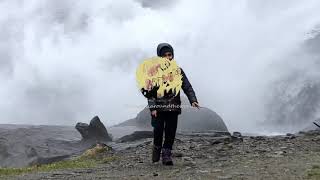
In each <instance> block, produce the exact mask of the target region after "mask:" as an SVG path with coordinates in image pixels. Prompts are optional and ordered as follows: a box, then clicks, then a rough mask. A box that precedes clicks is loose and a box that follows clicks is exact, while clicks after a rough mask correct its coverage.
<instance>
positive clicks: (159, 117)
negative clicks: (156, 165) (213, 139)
mask: <svg viewBox="0 0 320 180" xmlns="http://www.w3.org/2000/svg"><path fill="white" fill-rule="evenodd" d="M157 55H158V56H159V57H162V58H167V59H169V60H170V61H171V60H172V59H173V58H174V51H173V48H172V46H171V45H170V44H168V43H161V44H159V45H158V47H157ZM180 69H181V68H180ZM181 75H182V87H181V88H182V90H183V92H184V93H185V94H186V95H187V97H188V100H189V102H190V104H191V105H192V107H197V108H198V109H199V108H200V106H199V104H198V100H197V97H196V95H195V92H194V90H193V88H192V86H191V84H190V82H189V80H188V78H187V76H186V74H185V73H184V71H183V70H182V69H181ZM157 105H158V106H157ZM180 106H181V100H180V92H179V93H178V94H177V95H176V96H174V95H172V94H166V95H165V96H164V97H163V98H161V99H156V98H148V107H149V109H150V111H151V119H152V120H151V124H152V126H153V133H154V139H153V149H152V162H158V161H159V160H160V155H161V151H162V163H163V164H164V165H173V162H172V158H171V155H172V153H171V150H172V146H173V143H174V139H175V136H176V130H177V125H178V115H180V114H181V107H180ZM163 132H164V133H165V139H164V143H163V144H162V141H163Z"/></svg>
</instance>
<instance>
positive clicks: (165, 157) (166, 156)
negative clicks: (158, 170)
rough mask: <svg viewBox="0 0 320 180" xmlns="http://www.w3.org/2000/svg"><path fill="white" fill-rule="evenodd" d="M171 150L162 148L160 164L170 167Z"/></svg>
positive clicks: (171, 163)
mask: <svg viewBox="0 0 320 180" xmlns="http://www.w3.org/2000/svg"><path fill="white" fill-rule="evenodd" d="M171 155H172V154H171V149H168V148H162V164H163V165H166V166H172V165H173V162H172V159H171Z"/></svg>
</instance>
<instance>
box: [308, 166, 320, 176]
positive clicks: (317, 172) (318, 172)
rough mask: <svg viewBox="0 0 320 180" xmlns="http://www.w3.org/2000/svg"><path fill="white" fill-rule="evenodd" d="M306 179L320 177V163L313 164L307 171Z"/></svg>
mask: <svg viewBox="0 0 320 180" xmlns="http://www.w3.org/2000/svg"><path fill="white" fill-rule="evenodd" d="M307 178H308V179H320V165H313V166H312V168H311V169H310V170H308V171H307Z"/></svg>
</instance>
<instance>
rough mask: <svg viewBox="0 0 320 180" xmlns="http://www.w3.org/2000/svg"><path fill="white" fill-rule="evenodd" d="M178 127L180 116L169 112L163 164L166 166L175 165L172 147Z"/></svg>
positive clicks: (166, 122)
mask: <svg viewBox="0 0 320 180" xmlns="http://www.w3.org/2000/svg"><path fill="white" fill-rule="evenodd" d="M177 125H178V114H177V113H175V112H169V113H167V114H166V117H165V127H164V128H165V140H164V143H163V148H162V163H163V164H164V165H173V162H172V158H171V155H172V154H171V150H172V145H173V143H174V139H175V136H176V130H177Z"/></svg>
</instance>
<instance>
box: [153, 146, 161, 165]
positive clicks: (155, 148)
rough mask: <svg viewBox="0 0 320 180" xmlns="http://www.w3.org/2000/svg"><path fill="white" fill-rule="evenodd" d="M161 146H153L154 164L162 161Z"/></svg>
mask: <svg viewBox="0 0 320 180" xmlns="http://www.w3.org/2000/svg"><path fill="white" fill-rule="evenodd" d="M160 154H161V146H155V145H153V148H152V162H158V161H159V160H160Z"/></svg>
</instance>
